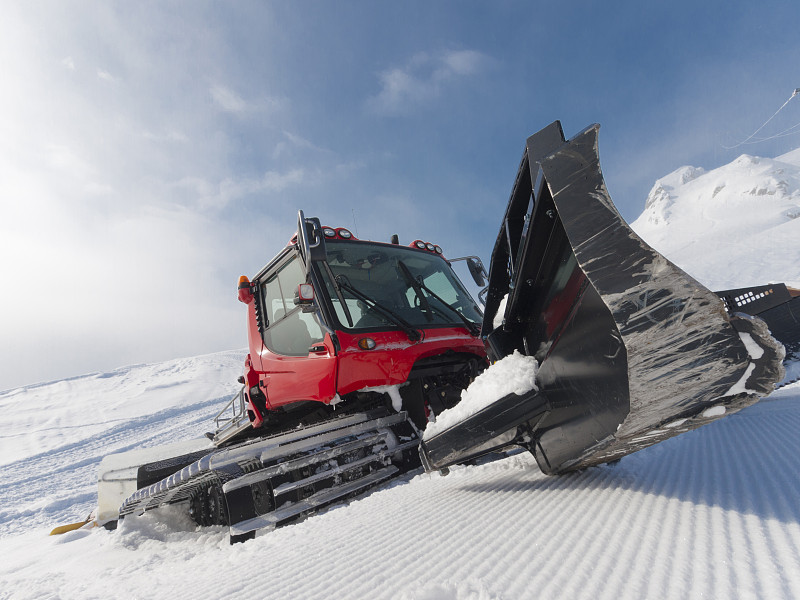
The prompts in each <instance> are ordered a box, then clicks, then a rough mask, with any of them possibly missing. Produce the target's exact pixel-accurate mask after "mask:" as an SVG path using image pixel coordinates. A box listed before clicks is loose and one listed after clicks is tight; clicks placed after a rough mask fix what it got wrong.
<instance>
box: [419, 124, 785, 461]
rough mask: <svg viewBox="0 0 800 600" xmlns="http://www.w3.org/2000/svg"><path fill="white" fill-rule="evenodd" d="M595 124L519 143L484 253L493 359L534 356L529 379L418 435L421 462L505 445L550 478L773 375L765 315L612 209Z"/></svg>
mask: <svg viewBox="0 0 800 600" xmlns="http://www.w3.org/2000/svg"><path fill="white" fill-rule="evenodd" d="M598 129H599V126H598V125H594V126H592V127H589V128H587V129H586V130H584V131H583V132H581V133H580V134H578V135H576V136H575V137H574V138H572V139H571V140H569V141H565V139H564V136H563V133H562V130H561V124H560V123H559V122H555V123H553V124H551V125H550V126H548V127H547V128H545V129H543V130H542V131H540V132H539V133H537V134H535V135H533V136H531V137H530V138H529V139H528V140H527V145H526V149H525V153H524V155H523V158H522V163H521V165H520V169H519V172H518V175H517V179H516V182H515V184H514V188H513V191H512V194H511V199H510V200H509V203H508V208H507V209H506V214H505V217H504V220H503V224H502V227H501V230H500V234H499V236H498V239H497V242H496V244H495V247H494V251H493V253H492V261H491V266H490V274H489V288H488V294H487V300H486V311H485V317H484V322H483V328H482V336H483V339H484V342H485V344H486V347H487V350H488V352H489V357H490V359H491V360H492V361H496V360H499V359H501V358H503V357H505V356H508V355H510V354H512V353H513V352H514V351H515V350H517V351H519V352H521V353H522V354H525V355H528V356H533V357H535V358H536V359H537V361H538V362H539V365H540V366H539V372H538V375H537V385H538V387H539V389H538V391H532V392H530V393H528V394H526V395H522V396H518V395H516V394H510V395H508V396H506V397H503V398H500V399H498V400H497V401H496V402H495V403H494V404H491V405H489V406H488V407H486V408H484V409H483V410H481V411H480V412H478V413H476V414H473V415H472V416H470V417H469V418H466V419H465V420H462V421H461V422H460V423H458V424H457V425H455V426H453V427H451V428H449V429H447V430H445V431H442V432H440V433H438V434H437V435H434V436H432V437H430V438H428V437H425V438H424V439H423V443H422V444H421V446H420V454H421V456H422V460H423V464H424V465H425V466H426V468H427V469H428V470H432V469H445V468H446V467H448V466H449V465H452V464H455V463H458V462H463V461H465V460H467V459H469V458H472V457H475V456H478V455H480V454H483V453H485V452H488V451H491V450H494V449H498V448H502V447H507V446H509V445H512V444H516V445H520V446H523V447H525V448H527V449H528V450H530V451H531V452H532V453H533V454H534V455H535V457H536V460H537V462H538V464H539V467H540V468H541V469H542V471H544V472H545V473H549V474H556V473H562V472H566V471H572V470H575V469H580V468H583V467H588V466H591V465H596V464H600V463H605V462H610V461H614V460H616V459H618V458H620V457H622V456H624V455H626V454H629V453H631V452H635V451H636V450H640V449H642V448H644V447H646V446H650V445H652V444H655V443H657V442H659V441H662V440H664V439H667V438H669V437H672V436H674V435H677V434H678V433H682V432H685V431H688V430H690V429H693V428H695V427H698V426H700V425H703V424H705V423H708V422H709V421H712V420H714V419H717V418H719V417H721V416H723V415H725V414H730V413H732V412H735V411H737V410H739V409H741V408H743V407H745V406H747V405H749V404H752V403H753V402H755V401H757V400H758V398H759V397H760V396H763V395H766V394H768V393H769V392H770V391H772V389H774V384H775V383H776V382H777V381H779V380H780V379H781V377H782V376H783V367H782V364H781V361H782V358H783V348H782V347H781V346H780V345H779V344H777V343H776V342H775V340H773V339H772V338H771V337H770V335H769V332H768V331H767V328H766V326H765V325H764V323H763V322H762V321H760V320H759V319H757V318H753V317H750V316H747V315H730V314H728V312H726V309H725V305H724V304H723V302H722V301H721V300H720V299H719V297H718V296H716V295H715V294H714V293H713V292H711V291H709V290H708V289H706V288H705V287H703V286H702V285H701V284H700V283H698V282H697V281H695V280H694V279H693V278H691V277H690V276H689V275H687V274H686V273H684V272H683V271H682V270H681V269H679V268H678V267H676V266H675V265H674V264H672V263H670V262H669V261H668V260H667V259H666V258H664V256H662V255H661V254H659V253H658V252H656V251H655V250H654V249H652V248H651V247H649V246H648V245H647V244H645V243H644V242H643V241H642V240H641V239H640V238H639V237H638V236H637V235H636V234H635V233H634V232H633V231H632V230H631V228H630V227H629V226H628V224H627V223H625V221H624V220H623V219H622V217H621V216H620V214H619V213H618V212H617V210H616V208H615V207H614V205H613V203H612V201H611V198H610V196H609V194H608V191H607V190H606V186H605V182H604V180H603V176H602V173H601V171H600V162H599V156H598V151H597V133H598ZM504 299H505V302H503V300H504Z"/></svg>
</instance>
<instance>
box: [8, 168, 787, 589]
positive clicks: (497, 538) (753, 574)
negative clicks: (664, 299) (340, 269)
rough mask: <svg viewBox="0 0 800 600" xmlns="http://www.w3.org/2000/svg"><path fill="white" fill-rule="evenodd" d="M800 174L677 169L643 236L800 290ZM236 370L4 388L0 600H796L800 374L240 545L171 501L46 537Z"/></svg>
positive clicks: (421, 483)
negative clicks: (600, 462)
mask: <svg viewBox="0 0 800 600" xmlns="http://www.w3.org/2000/svg"><path fill="white" fill-rule="evenodd" d="M798 164H800V155H797V153H794V155H786V156H785V157H781V158H780V159H776V160H770V159H754V158H753V157H744V158H741V159H739V160H738V161H735V162H734V163H732V164H731V165H728V166H727V167H722V168H721V169H718V170H716V171H711V172H708V173H703V172H701V171H700V170H697V169H687V170H683V171H680V172H676V173H675V174H673V175H672V176H668V177H667V178H664V179H663V180H661V181H660V183H659V185H660V186H661V190H662V191H660V192H657V194H656V196H657V197H656V196H651V197H652V198H655V200H654V201H653V202H650V203H649V206H648V208H647V209H646V211H645V213H644V214H643V215H642V218H640V219H639V221H637V224H638V228H639V229H640V233H641V234H642V235H643V236H644V237H645V239H647V240H649V241H650V242H651V243H653V244H654V245H656V247H657V248H658V249H659V250H661V251H662V252H665V253H666V254H667V255H668V256H670V257H671V258H672V259H673V260H675V261H676V262H677V263H678V264H679V265H680V266H682V267H684V268H685V269H687V270H688V271H689V272H690V273H692V274H694V275H695V276H696V277H698V278H700V279H701V281H703V282H704V283H706V284H707V285H709V286H711V287H712V288H716V289H720V288H723V287H739V286H743V285H750V284H756V283H764V282H765V279H769V280H773V281H786V282H787V283H791V284H794V285H795V286H797V285H798V284H800V272H798V269H800V266H799V265H800V252H798V240H800V235H798V233H799V232H798V230H797V229H796V228H797V226H798V225H797V224H798V223H800V219H798V218H795V217H792V216H791V215H792V214H794V213H793V212H792V211H794V210H795V208H792V207H793V206H794V207H796V206H797V204H798V198H799V197H800V192H798V189H800V184H798V179H797V173H798V167H797V165H798ZM780 170H782V172H778V171H780ZM770 178H772V179H774V182H772V180H771V179H770ZM723 184H724V185H723ZM726 190H727V191H726ZM751 190H752V193H751ZM761 190H763V193H762V191H761ZM728 193H730V194H731V195H729V196H725V194H728ZM726 198H727V199H726ZM651 217H653V218H652V219H651ZM655 219H657V221H656V220H655ZM243 359H244V353H243V352H224V353H219V354H212V355H206V356H201V357H195V358H188V359H178V360H174V361H168V362H165V363H159V364H152V365H138V366H132V367H128V368H125V369H119V370H117V371H114V372H111V373H102V374H101V373H97V374H92V375H87V376H83V377H76V378H72V379H69V380H64V381H57V382H52V383H47V384H40V385H35V386H27V387H22V388H19V389H15V390H9V391H6V392H0V411H2V414H3V425H4V427H3V432H2V435H0V481H1V482H2V485H1V486H0V556H2V557H3V560H2V561H0V598H3V599H4V598H14V599H18V598H19V599H27V598H31V599H34V598H35V599H39V598H65V599H68V598H81V599H83V598H97V599H103V600H108V599H109V598H129V597H130V598H192V599H193V600H204V599H211V598H214V599H215V598H236V599H237V600H238V599H244V598H259V599H261V598H274V599H276V600H277V599H280V600H285V599H287V598H304V599H315V598H324V599H351V598H352V599H360V598H375V599H383V598H386V599H390V598H391V599H401V600H434V599H436V600H440V599H441V600H467V599H481V600H510V599H514V600H516V599H528V598H531V599H533V598H587V599H588V598H591V599H592V600H594V599H610V600H626V599H637V600H638V599H640V598H765V599H770V600H772V599H781V598H786V599H789V598H800V469H798V468H797V462H798V457H799V456H800V436H798V435H797V432H798V431H800V383H794V384H790V385H787V386H785V387H783V388H782V389H780V390H778V391H776V392H774V393H773V394H772V395H771V396H769V397H768V398H767V399H766V400H763V401H761V402H759V403H758V404H756V405H754V406H752V407H750V408H747V409H745V410H743V411H741V412H739V413H736V414H734V415H729V416H727V417H725V418H723V419H721V420H719V421H716V422H714V423H712V424H710V425H707V426H705V427H702V428H700V429H697V430H695V431H692V432H689V433H686V434H683V435H680V436H678V437H676V438H672V439H670V440H668V441H666V442H664V443H661V444H658V445H656V446H653V447H650V448H647V449H646V450H643V451H641V452H638V453H636V454H633V455H630V456H627V457H624V458H623V459H622V460H621V461H620V462H619V463H617V464H616V465H614V466H608V465H606V466H600V467H595V468H591V469H587V470H585V471H582V472H579V473H573V474H570V475H566V476H560V477H547V476H545V475H543V474H542V473H541V472H540V471H539V469H538V467H537V466H536V463H535V461H534V460H533V458H532V457H531V456H530V455H528V454H526V453H518V454H514V455H511V456H507V457H504V458H498V459H497V460H493V461H489V462H484V463H483V464H479V465H474V466H461V467H456V468H453V469H451V472H450V475H448V476H447V477H442V476H440V475H439V474H431V475H426V474H423V473H421V472H419V471H416V472H413V473H410V474H408V475H407V476H406V477H405V478H404V479H402V480H398V481H395V482H394V483H392V484H391V485H390V486H388V487H385V488H382V489H379V490H377V491H375V492H373V493H372V494H370V495H368V496H366V497H362V498H360V499H357V500H353V501H351V502H350V503H349V504H346V505H339V506H336V507H334V508H331V509H329V510H328V511H326V512H325V513H323V514H320V515H317V516H315V517H313V518H309V519H307V520H305V521H302V522H299V523H296V524H294V525H290V526H287V527H284V528H281V529H278V530H277V531H275V532H272V533H270V534H269V535H265V536H263V537H259V538H256V539H255V540H252V541H249V542H247V543H245V544H238V545H235V546H230V545H229V544H228V538H227V534H226V532H225V531H223V530H222V529H221V528H210V529H205V530H198V529H197V528H195V527H194V525H193V524H192V523H190V522H188V521H187V519H186V518H185V517H183V516H182V515H180V514H178V513H177V512H176V511H175V510H174V509H172V508H170V509H166V510H162V511H160V514H156V513H148V514H147V515H145V516H143V517H140V518H128V519H127V520H126V521H125V522H124V523H123V525H122V526H121V527H120V529H119V530H117V531H114V532H110V531H106V530H103V529H81V530H77V531H73V532H70V533H67V534H65V535H63V536H57V537H48V536H47V533H48V532H49V530H50V529H51V528H52V527H54V526H55V525H58V524H62V523H68V522H71V521H76V520H79V519H81V518H83V517H85V516H86V515H87V514H88V513H89V511H91V510H92V508H93V507H94V506H95V504H96V501H97V497H96V470H97V465H98V464H99V461H100V459H101V458H102V457H103V456H104V455H106V454H108V453H111V452H115V451H121V450H127V449H131V448H134V447H138V446H145V447H151V446H154V445H156V444H158V443H159V442H163V441H178V440H181V439H189V438H193V437H197V436H199V435H202V434H203V433H204V432H205V431H208V430H209V429H211V428H212V424H211V419H212V417H213V416H214V414H216V412H217V411H218V410H219V409H220V408H222V406H223V405H224V403H225V402H226V401H227V399H228V398H229V397H230V396H231V395H232V394H234V393H235V392H236V390H237V387H238V384H236V383H235V381H236V377H237V376H238V375H239V374H240V373H241V369H242V363H243ZM502 362H503V361H501V362H498V363H497V365H500V364H501V363H502ZM510 362H514V361H513V360H512V361H510ZM497 365H495V366H497ZM495 371H497V369H495ZM526 372H528V373H530V370H527V371H526ZM798 376H800V363H793V364H790V365H788V368H787V379H793V378H796V377H798ZM501 379H502V378H501ZM503 383H506V382H503ZM495 385H498V384H497V382H496V381H495V382H494V383H492V384H487V386H488V387H487V390H486V393H487V394H488V395H494V396H496V397H500V396H501V395H503V394H505V393H508V392H507V391H506V390H505V388H504V389H503V390H500V389H499V388H494V387H493V386H495ZM529 389H530V388H529ZM470 393H472V391H470ZM476 394H477V392H476ZM482 394H483V392H481V395H482Z"/></svg>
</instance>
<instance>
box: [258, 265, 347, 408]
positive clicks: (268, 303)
mask: <svg viewBox="0 0 800 600" xmlns="http://www.w3.org/2000/svg"><path fill="white" fill-rule="evenodd" d="M301 283H306V276H305V272H304V270H303V268H302V266H301V263H300V261H299V260H298V258H297V256H292V257H291V258H289V259H288V260H287V261H286V262H284V263H283V264H281V265H280V266H279V267H278V268H277V270H276V271H275V272H274V273H272V274H271V275H270V276H269V277H267V278H266V280H264V282H263V283H262V284H261V294H260V296H261V299H262V301H263V303H264V305H263V309H264V317H265V319H264V320H265V323H264V329H263V332H262V335H263V339H264V347H263V349H262V352H261V364H262V368H263V369H264V372H265V376H264V377H263V381H264V382H265V383H266V395H267V407H268V408H272V409H274V408H277V407H279V406H282V405H285V404H290V403H292V402H298V401H302V400H316V401H320V402H329V401H330V400H331V399H332V398H333V397H334V395H335V394H336V361H337V359H336V351H335V347H334V344H333V340H332V339H331V337H330V334H329V333H328V332H327V331H325V330H324V329H323V327H322V325H321V323H320V321H319V318H318V316H317V311H314V312H304V311H303V307H302V306H299V305H297V304H295V297H296V294H297V289H298V286H299V285H300V284H301Z"/></svg>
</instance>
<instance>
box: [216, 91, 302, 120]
mask: <svg viewBox="0 0 800 600" xmlns="http://www.w3.org/2000/svg"><path fill="white" fill-rule="evenodd" d="M209 93H210V94H211V98H212V100H214V103H215V104H216V105H217V106H219V107H220V108H221V109H222V110H223V111H224V112H228V113H232V114H236V115H245V114H251V113H262V116H263V113H266V114H271V113H276V112H278V111H281V110H284V109H285V108H286V107H287V104H288V103H287V101H286V99H284V98H273V97H270V96H261V97H259V98H257V99H254V100H246V99H245V98H243V97H242V96H241V95H240V94H238V93H236V92H235V91H233V90H232V89H230V88H229V87H227V86H224V85H219V84H217V85H212V86H211V88H210V89H209Z"/></svg>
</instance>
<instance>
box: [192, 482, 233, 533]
mask: <svg viewBox="0 0 800 600" xmlns="http://www.w3.org/2000/svg"><path fill="white" fill-rule="evenodd" d="M189 515H190V516H191V517H192V519H193V520H194V522H195V523H197V524H198V525H201V526H203V527H209V526H211V525H227V524H228V514H227V510H226V506H225V496H224V494H223V492H222V488H221V487H220V486H219V484H217V483H211V484H208V485H206V486H204V487H202V488H200V489H198V490H196V491H195V492H194V494H192V499H191V503H190V505H189Z"/></svg>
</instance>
